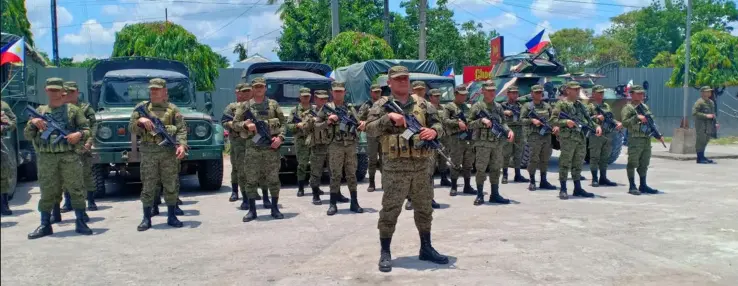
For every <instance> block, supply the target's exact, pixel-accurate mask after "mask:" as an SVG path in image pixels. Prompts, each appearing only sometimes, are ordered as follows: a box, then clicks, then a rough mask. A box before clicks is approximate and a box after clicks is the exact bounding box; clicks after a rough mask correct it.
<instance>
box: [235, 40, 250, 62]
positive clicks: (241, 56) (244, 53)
mask: <svg viewBox="0 0 738 286" xmlns="http://www.w3.org/2000/svg"><path fill="white" fill-rule="evenodd" d="M233 53H234V54H237V55H238V61H239V62H240V61H243V60H245V59H246V58H248V57H249V51H248V50H247V49H246V45H244V44H243V43H238V44H236V46H235V47H233Z"/></svg>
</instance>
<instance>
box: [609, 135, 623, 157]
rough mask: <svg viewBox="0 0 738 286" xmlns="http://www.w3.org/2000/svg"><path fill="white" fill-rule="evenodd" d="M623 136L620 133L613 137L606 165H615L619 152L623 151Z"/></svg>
mask: <svg viewBox="0 0 738 286" xmlns="http://www.w3.org/2000/svg"><path fill="white" fill-rule="evenodd" d="M624 138H625V136H624V135H623V134H621V133H619V132H618V133H615V136H614V137H613V139H612V150H611V151H610V159H609V160H607V164H612V163H615V161H616V160H617V159H618V157H620V151H621V150H622V149H623V140H624Z"/></svg>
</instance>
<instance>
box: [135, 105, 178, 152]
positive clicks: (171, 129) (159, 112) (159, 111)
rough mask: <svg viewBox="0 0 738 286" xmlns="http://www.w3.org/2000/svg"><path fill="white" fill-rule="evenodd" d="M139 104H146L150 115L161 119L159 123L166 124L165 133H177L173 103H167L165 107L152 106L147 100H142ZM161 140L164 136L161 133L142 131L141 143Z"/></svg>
mask: <svg viewBox="0 0 738 286" xmlns="http://www.w3.org/2000/svg"><path fill="white" fill-rule="evenodd" d="M141 104H144V105H146V110H147V111H148V113H149V115H150V116H152V117H156V118H159V120H161V123H163V124H164V125H165V126H166V129H167V133H169V135H172V136H175V134H176V133H177V126H175V125H174V117H175V115H176V106H175V105H174V104H172V103H169V104H168V105H167V106H166V107H158V106H154V105H153V104H151V102H149V101H144V102H142V103H141ZM162 140H164V138H162V136H161V135H155V133H154V132H153V131H152V132H144V133H143V135H142V136H141V143H144V142H145V143H153V144H159V142H161V141H162Z"/></svg>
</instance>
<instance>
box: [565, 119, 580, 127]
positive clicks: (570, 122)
mask: <svg viewBox="0 0 738 286" xmlns="http://www.w3.org/2000/svg"><path fill="white" fill-rule="evenodd" d="M566 126H567V127H569V128H574V126H577V124H576V123H574V121H573V120H567V121H566Z"/></svg>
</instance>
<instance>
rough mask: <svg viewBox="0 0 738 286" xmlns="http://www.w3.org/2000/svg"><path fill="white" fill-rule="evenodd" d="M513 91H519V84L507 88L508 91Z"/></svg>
mask: <svg viewBox="0 0 738 286" xmlns="http://www.w3.org/2000/svg"><path fill="white" fill-rule="evenodd" d="M513 91H514V92H518V86H517V85H513V86H510V87H508V88H507V92H513Z"/></svg>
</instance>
